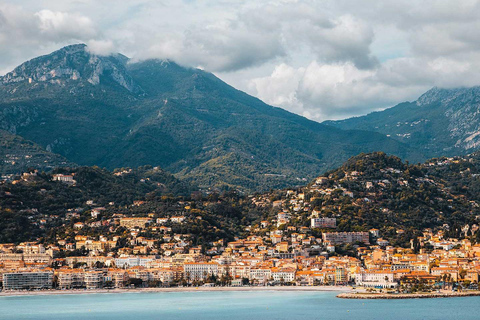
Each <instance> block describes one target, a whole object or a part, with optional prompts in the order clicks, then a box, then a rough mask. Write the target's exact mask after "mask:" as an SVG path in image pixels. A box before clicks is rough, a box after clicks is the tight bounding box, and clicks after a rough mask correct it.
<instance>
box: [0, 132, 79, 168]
mask: <svg viewBox="0 0 480 320" xmlns="http://www.w3.org/2000/svg"><path fill="white" fill-rule="evenodd" d="M0 159H2V163H1V164H0V175H7V174H12V173H18V172H24V171H27V169H28V168H36V169H39V170H51V169H53V168H56V167H65V166H69V167H72V166H75V164H74V163H72V162H70V161H68V160H67V159H65V158H64V157H62V156H60V155H58V154H54V153H52V152H48V151H46V150H45V149H43V148H42V147H40V146H39V145H37V144H35V143H33V142H31V141H28V140H25V139H23V138H22V137H20V136H17V135H14V134H11V133H9V132H7V131H4V130H0Z"/></svg>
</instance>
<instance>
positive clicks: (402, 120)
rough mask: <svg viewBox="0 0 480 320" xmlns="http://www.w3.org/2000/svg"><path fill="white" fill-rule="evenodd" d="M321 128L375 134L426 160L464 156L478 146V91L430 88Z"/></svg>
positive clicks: (479, 130) (479, 127)
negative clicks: (390, 105)
mask: <svg viewBox="0 0 480 320" xmlns="http://www.w3.org/2000/svg"><path fill="white" fill-rule="evenodd" d="M325 124H328V125H332V126H335V127H337V128H341V129H345V130H348V129H352V128H355V129H359V130H370V131H377V132H380V133H383V134H386V135H388V136H390V137H392V138H394V139H396V140H398V141H400V142H403V143H406V144H408V145H410V146H411V147H413V148H415V149H417V150H419V151H420V152H422V153H423V154H425V155H426V156H427V157H438V156H454V155H460V154H467V153H471V152H473V151H475V150H477V149H478V147H479V146H480V87H473V88H457V89H441V88H433V89H431V90H429V91H427V92H426V93H425V94H423V95H422V96H421V97H420V98H419V99H418V100H417V101H414V102H404V103H401V104H399V105H397V106H395V107H393V108H389V109H386V110H384V111H380V112H373V113H371V114H368V115H366V116H363V117H356V118H350V119H346V120H341V121H328V122H325Z"/></svg>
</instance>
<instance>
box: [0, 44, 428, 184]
mask: <svg viewBox="0 0 480 320" xmlns="http://www.w3.org/2000/svg"><path fill="white" fill-rule="evenodd" d="M117 57H120V58H117ZM126 59H128V58H126V57H124V56H118V55H115V56H108V57H102V56H95V55H92V54H91V53H89V52H88V51H86V47H85V46H79V45H75V46H73V47H71V48H70V47H67V48H63V49H60V50H58V51H55V52H53V53H52V54H50V55H46V56H42V57H39V58H36V59H33V60H30V61H29V62H27V63H26V64H27V65H25V64H23V65H21V66H19V67H17V68H16V69H15V70H17V71H15V72H14V73H9V74H7V75H8V76H7V77H6V78H5V77H2V78H0V129H4V130H7V131H9V132H12V133H15V134H17V135H20V136H22V137H24V138H26V139H29V140H32V141H34V142H36V143H38V144H39V145H41V146H43V147H44V148H45V149H46V150H49V151H52V152H55V153H58V154H61V155H63V156H64V157H66V158H67V159H69V160H71V161H73V162H75V163H78V164H79V165H99V166H102V167H106V168H109V169H113V168H115V167H124V166H129V167H137V166H142V165H155V166H161V167H162V168H164V169H166V170H167V171H170V172H172V173H174V174H175V175H176V176H177V177H179V178H186V179H188V180H189V181H192V182H194V183H195V184H198V185H202V186H205V187H213V188H220V189H222V188H240V189H243V190H249V191H252V190H265V189H269V188H278V187H284V186H287V185H295V184H297V183H298V182H299V181H302V179H310V178H312V177H313V176H314V174H316V173H317V172H321V171H324V170H328V169H331V168H334V167H335V165H338V164H339V163H341V162H342V161H344V160H346V159H347V158H348V157H350V156H352V155H355V154H358V153H360V152H370V151H377V150H383V151H386V152H388V153H392V154H396V155H399V156H401V157H403V158H407V159H410V160H415V161H420V160H423V159H424V157H423V155H421V154H420V153H418V152H416V151H415V150H413V149H411V148H409V147H408V146H406V145H404V144H403V143H399V142H397V141H395V140H393V139H389V138H386V137H385V136H384V135H382V134H380V133H369V132H364V131H356V130H350V131H345V130H341V129H337V128H332V127H329V126H326V125H323V124H320V123H317V122H314V121H311V120H308V119H306V118H304V117H301V116H299V115H295V114H292V113H290V112H288V111H286V110H283V109H281V108H276V107H272V106H269V105H267V104H265V103H263V102H262V101H261V100H259V99H257V98H255V97H252V96H249V95H248V94H246V93H244V92H241V91H239V90H237V89H235V88H233V87H231V86H230V85H228V84H226V83H224V82H223V81H221V80H220V79H219V78H217V77H216V76H215V75H213V74H211V73H208V72H205V71H202V70H198V69H190V68H184V67H181V66H179V65H177V64H176V63H174V62H172V61H165V60H146V61H141V62H128V60H126ZM77 69H78V70H77ZM20 71H21V72H20ZM42 72H43V74H42ZM32 75H34V77H31V76H32ZM46 75H48V76H46ZM5 79H7V80H5ZM92 79H94V80H95V81H93V80H92ZM97 79H98V81H96V80H97ZM119 79H123V80H121V81H120V80H119ZM125 83H128V84H129V85H127V86H125V85H124V84H125ZM129 88H130V89H131V90H129ZM246 168H248V170H246ZM238 172H242V174H241V175H239V174H238Z"/></svg>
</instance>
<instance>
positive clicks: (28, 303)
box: [0, 292, 480, 320]
mask: <svg viewBox="0 0 480 320" xmlns="http://www.w3.org/2000/svg"><path fill="white" fill-rule="evenodd" d="M479 305H480V297H465V298H448V299H416V300H343V299H338V298H335V293H331V292H162V293H120V294H84V295H56V296H48V295H44V296H25V297H0V319H2V320H7V319H36V320H42V319H48V320H55V319H62V320H64V319H82V320H83V319H114V320H123V319H142V320H149V319H162V320H164V319H180V320H184V319H196V320H197V319H198V320H201V319H208V320H215V319H222V320H223V319H228V320H236V319H255V320H270V319H285V320H296V319H355V320H362V319H368V320H372V319H382V320H383V319H385V320H388V319H401V320H413V319H442V320H449V319H462V320H463V319H477V320H478V319H480V314H479V313H478V311H477V310H478V306H479Z"/></svg>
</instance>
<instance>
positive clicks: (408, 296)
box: [337, 291, 480, 300]
mask: <svg viewBox="0 0 480 320" xmlns="http://www.w3.org/2000/svg"><path fill="white" fill-rule="evenodd" d="M477 296H480V291H469V292H425V293H398V294H396V293H354V292H343V293H340V294H338V295H337V298H340V299H367V300H372V299H373V300H374V299H384V300H391V299H434V298H458V297H477Z"/></svg>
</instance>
